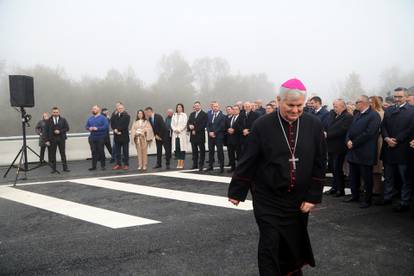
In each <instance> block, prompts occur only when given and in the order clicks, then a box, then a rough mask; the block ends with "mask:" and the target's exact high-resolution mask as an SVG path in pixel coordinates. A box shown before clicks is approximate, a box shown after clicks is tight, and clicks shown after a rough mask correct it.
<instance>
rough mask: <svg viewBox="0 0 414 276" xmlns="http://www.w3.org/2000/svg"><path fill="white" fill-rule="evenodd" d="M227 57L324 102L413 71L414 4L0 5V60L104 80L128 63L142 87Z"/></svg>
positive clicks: (239, 68)
mask: <svg viewBox="0 0 414 276" xmlns="http://www.w3.org/2000/svg"><path fill="white" fill-rule="evenodd" d="M174 50H178V51H180V52H181V53H182V54H183V56H184V57H185V58H186V59H187V60H188V61H189V62H190V63H192V62H193V61H194V59H196V58H201V57H206V56H209V57H223V58H225V59H227V60H228V62H229V64H230V65H231V69H232V72H233V73H237V72H240V73H242V74H250V73H261V72H263V73H266V74H267V75H268V77H269V79H270V80H271V81H272V82H274V83H275V84H276V86H279V84H280V83H281V82H282V81H284V80H285V79H287V78H290V77H298V78H300V79H302V80H303V82H304V83H305V85H306V86H307V87H308V90H310V91H311V92H314V93H318V94H320V95H322V96H327V95H329V94H330V90H331V88H332V86H333V85H334V84H335V83H336V82H337V81H341V80H343V79H344V78H345V77H346V75H347V74H349V73H350V72H352V71H355V72H357V73H359V74H360V75H361V79H362V83H363V86H364V87H365V88H368V89H372V88H375V87H377V86H378V85H379V81H380V79H379V78H380V73H381V72H382V71H383V70H384V69H386V68H389V67H391V66H398V67H400V68H401V69H403V70H412V69H413V68H414V1H413V0H411V1H410V0H406V1H403V0H393V1H389V0H366V1H363V0H343V1H333V0H331V1H326V0H320V1H316V0H312V1H306V0H303V1H276V0H273V1H241V0H237V1H233V0H208V1H196V0H193V1H184V0H174V1H167V0H165V1H154V0H151V1H102V0H91V1H86V0H71V1H63V0H62V1H53V0H25V1H23V0H0V60H1V59H5V60H6V61H7V63H8V64H9V65H20V66H33V65H36V64H44V65H48V66H52V67H55V66H62V67H63V68H64V69H65V70H66V72H67V73H68V75H69V77H71V78H75V79H79V78H80V77H81V76H83V75H89V76H99V77H102V76H103V75H104V74H105V73H106V71H107V70H108V69H111V68H115V69H118V70H120V71H124V70H126V68H127V67H128V66H129V65H130V66H132V68H133V69H134V70H135V72H136V74H137V76H138V77H139V78H141V79H142V80H143V81H144V82H145V83H146V84H150V83H151V82H153V81H155V80H156V77H157V74H158V72H157V63H158V61H159V60H160V58H161V56H162V55H163V54H169V53H171V52H173V51H174Z"/></svg>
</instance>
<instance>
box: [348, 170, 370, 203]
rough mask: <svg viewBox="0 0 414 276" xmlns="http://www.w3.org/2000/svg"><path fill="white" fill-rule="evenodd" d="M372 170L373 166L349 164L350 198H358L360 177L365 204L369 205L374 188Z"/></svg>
mask: <svg viewBox="0 0 414 276" xmlns="http://www.w3.org/2000/svg"><path fill="white" fill-rule="evenodd" d="M372 170H373V166H367V165H360V164H355V163H349V176H350V179H351V192H352V197H354V198H359V194H360V191H359V190H360V188H361V177H362V179H363V180H364V187H365V202H367V203H371V200H372V188H373V186H374V177H373V176H374V175H373V171H372Z"/></svg>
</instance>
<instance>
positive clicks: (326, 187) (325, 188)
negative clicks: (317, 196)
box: [323, 186, 351, 195]
mask: <svg viewBox="0 0 414 276" xmlns="http://www.w3.org/2000/svg"><path fill="white" fill-rule="evenodd" d="M330 189H331V187H330V186H325V187H323V191H324V192H326V191H329V190H330ZM345 194H346V195H350V194H351V189H349V188H345Z"/></svg>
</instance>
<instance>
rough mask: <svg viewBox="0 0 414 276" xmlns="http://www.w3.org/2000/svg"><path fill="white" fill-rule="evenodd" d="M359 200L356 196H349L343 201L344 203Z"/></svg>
mask: <svg viewBox="0 0 414 276" xmlns="http://www.w3.org/2000/svg"><path fill="white" fill-rule="evenodd" d="M358 201H359V198H356V197H353V196H352V197H350V198H347V199H345V200H344V201H343V202H345V203H351V202H358Z"/></svg>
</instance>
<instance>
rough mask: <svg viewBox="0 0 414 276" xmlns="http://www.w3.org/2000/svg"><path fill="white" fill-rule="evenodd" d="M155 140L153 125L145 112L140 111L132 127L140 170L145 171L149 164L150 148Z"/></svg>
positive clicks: (133, 141) (132, 140)
mask: <svg viewBox="0 0 414 276" xmlns="http://www.w3.org/2000/svg"><path fill="white" fill-rule="evenodd" d="M153 140H154V132H153V130H152V127H151V123H150V122H149V121H148V120H147V119H146V118H145V114H144V111H143V110H138V112H137V118H136V120H135V122H134V123H133V124H132V127H131V143H133V144H134V145H135V148H136V150H137V156H138V170H143V171H145V170H146V169H147V164H148V155H147V151H148V147H149V146H150V145H151V142H152V141H153Z"/></svg>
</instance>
